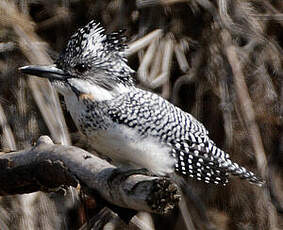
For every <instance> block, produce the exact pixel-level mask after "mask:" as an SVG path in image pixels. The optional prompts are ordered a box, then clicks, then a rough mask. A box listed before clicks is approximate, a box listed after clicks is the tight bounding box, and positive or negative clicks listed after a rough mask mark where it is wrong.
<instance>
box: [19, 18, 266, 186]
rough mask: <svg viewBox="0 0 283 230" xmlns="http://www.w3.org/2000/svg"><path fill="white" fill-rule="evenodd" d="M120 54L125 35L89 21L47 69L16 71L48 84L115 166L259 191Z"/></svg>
mask: <svg viewBox="0 0 283 230" xmlns="http://www.w3.org/2000/svg"><path fill="white" fill-rule="evenodd" d="M126 49H127V45H126V37H125V35H124V31H122V30H120V31H118V32H112V33H109V34H106V33H105V29H104V28H103V27H102V26H101V25H100V23H97V22H95V21H90V22H89V23H88V24H87V25H85V26H83V27H82V28H80V29H78V30H77V32H76V33H75V34H73V35H72V36H71V38H70V39H69V40H68V41H67V44H66V46H65V48H64V49H63V51H62V52H61V54H60V55H59V57H58V59H57V60H56V61H55V62H54V64H53V65H46V66H42V65H41V66H40V65H29V66H24V67H21V68H20V71H21V72H23V73H25V74H30V75H35V76H38V77H43V78H47V79H49V81H50V82H51V84H52V85H53V87H54V88H55V89H56V90H57V91H58V93H60V94H62V95H63V96H64V100H65V103H66V107H67V109H68V111H69V112H70V114H71V117H72V119H73V120H74V123H75V125H76V126H77V128H78V129H79V130H80V132H82V133H83V134H84V135H85V136H87V137H88V138H89V139H90V140H91V142H92V143H93V145H94V147H95V149H96V151H98V152H99V153H100V154H102V155H104V156H106V157H108V158H110V159H111V160H112V161H113V162H114V163H115V164H117V165H118V166H120V167H123V166H125V167H126V166H127V167H130V168H133V169H142V168H144V169H146V170H148V171H149V172H150V173H151V174H153V175H157V176H168V177H170V176H171V175H174V176H175V177H179V178H182V180H185V181H189V179H188V178H193V179H195V180H197V181H202V182H204V183H208V184H222V185H226V184H227V183H228V182H229V178H230V176H231V175H233V176H237V177H240V178H241V179H245V180H247V181H248V182H250V183H252V184H256V185H258V186H262V185H263V184H264V181H263V180H262V179H261V178H259V177H258V176H256V175H255V174H254V173H253V172H251V171H249V170H247V169H246V168H245V167H243V166H240V165H239V164H237V163H236V162H233V161H232V160H231V158H230V155H229V154H228V153H226V152H224V151H223V150H221V149H220V148H218V147H217V146H216V144H215V143H214V142H213V141H212V140H211V139H210V137H209V133H208V131H207V129H206V128H205V127H204V125H203V124H202V123H201V122H199V121H198V120H197V119H196V118H195V117H194V116H192V115H191V114H189V113H187V112H184V111H183V110H181V109H180V108H178V107H176V106H175V105H173V104H171V103H170V102H169V101H167V100H165V99H164V98H162V97H161V96H159V95H157V94H155V93H152V92H150V91H147V90H143V89H140V88H138V87H136V85H135V80H134V77H135V71H134V70H133V69H132V68H131V67H130V66H129V64H128V61H127V58H126V54H125V51H126Z"/></svg>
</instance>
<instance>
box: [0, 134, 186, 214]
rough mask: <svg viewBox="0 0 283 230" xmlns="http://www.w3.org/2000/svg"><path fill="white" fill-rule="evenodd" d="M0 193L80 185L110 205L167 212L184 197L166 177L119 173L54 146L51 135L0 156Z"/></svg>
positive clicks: (79, 151) (82, 154)
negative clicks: (25, 147) (24, 148)
mask: <svg viewBox="0 0 283 230" xmlns="http://www.w3.org/2000/svg"><path fill="white" fill-rule="evenodd" d="M0 184H1V188H0V195H9V194H16V193H29V192H34V191H38V190H43V191H46V190H47V191H50V189H51V190H54V189H57V188H58V187H59V188H60V187H62V186H63V187H64V186H73V187H77V186H78V185H80V186H81V187H82V189H83V190H84V191H86V192H87V193H89V194H93V193H95V194H98V195H100V196H101V197H102V198H103V199H105V200H106V201H108V202H109V203H111V204H114V205H117V206H120V207H123V208H128V209H134V210H142V211H147V212H153V213H159V214H166V213H168V212H170V211H171V210H172V209H173V208H174V207H175V206H176V205H177V204H178V201H179V199H180V194H179V193H178V190H177V186H176V185H175V184H173V183H172V182H171V181H170V180H169V179H167V178H158V177H153V176H146V175H142V174H136V173H135V174H134V175H133V173H132V171H121V170H119V169H117V168H116V167H115V166H113V165H111V164H110V163H108V162H107V161H105V160H102V159H100V158H98V157H96V156H94V155H92V154H91V153H89V152H86V151H85V150H82V149H80V148H77V147H74V146H64V145H56V144H53V143H52V141H51V139H50V138H49V137H47V136H42V137H40V138H39V140H38V142H37V145H36V146H35V147H33V148H31V149H27V150H23V151H19V152H12V153H7V154H2V155H0Z"/></svg>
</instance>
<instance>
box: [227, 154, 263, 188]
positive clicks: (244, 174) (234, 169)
mask: <svg viewBox="0 0 283 230" xmlns="http://www.w3.org/2000/svg"><path fill="white" fill-rule="evenodd" d="M222 167H223V168H226V170H227V172H228V173H231V174H232V175H233V176H238V177H240V178H241V179H245V180H248V181H249V182H250V183H251V184H255V185H257V186H259V187H262V186H263V185H264V184H265V181H264V180H263V179H261V178H260V177H258V176H256V175H255V174H254V173H253V172H251V171H249V170H247V169H246V168H245V167H242V166H240V165H238V164H237V163H234V162H232V161H231V160H230V159H229V158H228V159H226V161H225V162H224V163H222Z"/></svg>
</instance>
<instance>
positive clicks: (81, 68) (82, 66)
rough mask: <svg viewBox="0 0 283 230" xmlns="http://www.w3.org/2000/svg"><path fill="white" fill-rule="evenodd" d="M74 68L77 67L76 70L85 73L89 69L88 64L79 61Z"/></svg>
mask: <svg viewBox="0 0 283 230" xmlns="http://www.w3.org/2000/svg"><path fill="white" fill-rule="evenodd" d="M74 68H75V70H76V71H78V72H80V73H83V72H85V71H86V70H87V69H88V66H87V65H86V64H83V63H79V64H77V65H76V66H75V67H74Z"/></svg>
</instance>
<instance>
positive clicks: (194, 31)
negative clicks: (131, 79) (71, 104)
mask: <svg viewBox="0 0 283 230" xmlns="http://www.w3.org/2000/svg"><path fill="white" fill-rule="evenodd" d="M90 20H95V21H97V22H100V23H101V25H103V26H104V27H105V28H106V31H107V32H112V31H117V30H119V29H126V31H125V34H126V35H127V37H128V41H127V43H128V46H129V49H128V50H127V53H126V55H127V57H128V59H129V64H130V66H131V67H132V68H133V69H134V70H136V71H137V74H136V82H137V85H138V86H139V87H141V88H145V89H148V90H150V91H153V92H155V93H157V94H159V95H161V96H163V97H164V98H166V99H168V100H169V101H170V102H172V103H174V104H175V105H177V106H178V107H180V108H182V109H183V110H184V111H187V112H190V113H191V114H193V115H194V116H195V117H196V118H197V119H198V120H200V121H201V122H203V123H204V125H205V126H206V127H207V129H208V130H209V132H210V136H211V138H212V139H213V140H214V141H215V142H216V143H217V145H218V146H219V147H221V148H222V149H224V150H225V151H226V152H228V153H230V155H231V158H232V159H233V160H234V161H236V162H238V163H240V164H241V165H243V166H245V167H247V168H248V169H250V170H252V171H254V172H255V173H256V174H258V175H260V176H262V177H263V178H265V180H266V181H267V186H266V187H265V188H258V187H256V186H253V185H250V184H248V183H247V182H244V181H241V180H240V179H237V178H232V179H231V183H230V184H229V185H227V186H225V187H220V186H215V185H206V184H202V183H198V182H195V181H191V183H190V184H191V190H192V193H193V194H195V196H196V197H197V199H196V200H193V201H192V202H188V203H189V204H191V205H190V206H189V213H188V216H187V217H186V218H188V219H190V220H191V221H192V225H191V226H190V228H191V229H221V230H230V229H232V230H234V229H237V230H242V229H244V230H245V229H247V230H250V229H255V230H257V229H261V230H267V229H283V218H282V216H283V214H282V213H283V135H282V132H283V129H282V115H283V103H282V102H283V71H282V64H283V58H282V46H283V29H282V28H283V2H282V0H270V1H269V0H268V1H267V0H250V1H248V0H215V1H213V0H131V1H130V0H128V1H126V0H96V1H92V0H57V1H55V0H49V1H44V0H0V135H1V136H0V148H1V151H2V152H9V151H13V150H20V149H23V148H26V147H29V146H31V145H32V144H33V143H34V142H35V141H36V140H37V139H38V137H39V136H41V135H49V136H50V137H51V138H52V139H53V141H54V142H56V143H62V144H72V145H76V146H79V147H82V148H84V149H86V150H88V151H90V152H92V151H93V149H92V148H91V146H90V145H89V143H88V141H87V140H86V139H85V138H84V137H82V136H81V135H80V134H79V133H78V132H77V129H76V128H75V126H74V124H73V121H72V119H71V117H70V115H69V114H68V112H67V111H66V108H65V105H64V100H63V98H62V97H61V96H60V95H59V96H58V95H56V94H55V93H54V91H53V89H52V88H51V87H50V84H49V83H48V82H46V81H44V80H42V79H35V78H33V77H31V76H30V77H27V76H23V75H22V74H21V73H19V71H18V68H19V67H21V66H24V65H29V64H50V63H53V61H54V60H55V59H56V58H57V56H58V54H59V53H60V50H62V48H63V47H64V44H65V42H66V41H67V40H68V38H69V37H70V36H71V35H72V34H73V33H74V32H75V31H76V29H77V28H79V27H81V26H83V25H85V24H86V23H88V22H89V21H90ZM85 202H86V204H82V203H83V202H74V200H73V196H66V197H64V196H63V195H62V194H55V193H50V194H44V193H40V192H38V193H33V194H27V195H21V196H20V195H19V196H6V197H0V207H1V208H0V229H79V228H80V227H81V226H82V225H83V224H84V223H85V222H86V220H87V219H88V218H87V216H88V217H89V218H91V217H92V216H93V215H96V214H97V213H99V211H100V209H99V208H97V207H96V205H95V202H93V201H92V202H87V201H85ZM86 209H87V210H86ZM137 220H138V221H137ZM185 225H186V224H185V223H184V221H183V219H182V218H181V217H180V216H179V214H178V210H176V212H174V213H172V215H169V216H166V217H161V216H156V215H149V214H147V213H139V214H138V218H136V222H135V223H134V222H132V223H131V224H130V228H131V229H185ZM102 228H103V225H101V226H100V227H97V228H96V229H102ZM126 228H128V227H126V226H125V224H123V223H122V222H121V221H120V220H119V219H118V218H117V217H115V216H114V217H113V218H112V219H110V220H109V222H108V223H106V225H105V226H104V229H126ZM82 229H83V228H82ZM85 229H86V228H85Z"/></svg>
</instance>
